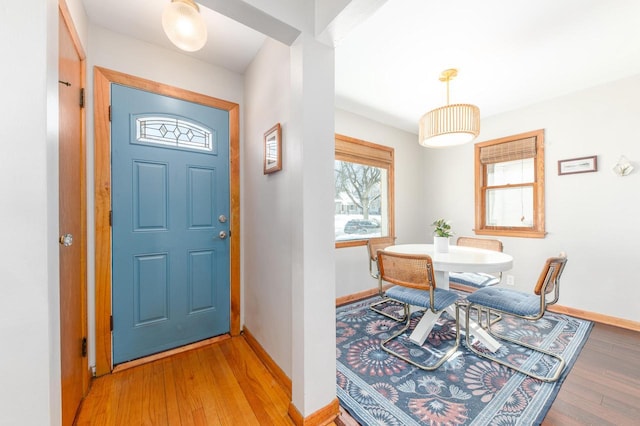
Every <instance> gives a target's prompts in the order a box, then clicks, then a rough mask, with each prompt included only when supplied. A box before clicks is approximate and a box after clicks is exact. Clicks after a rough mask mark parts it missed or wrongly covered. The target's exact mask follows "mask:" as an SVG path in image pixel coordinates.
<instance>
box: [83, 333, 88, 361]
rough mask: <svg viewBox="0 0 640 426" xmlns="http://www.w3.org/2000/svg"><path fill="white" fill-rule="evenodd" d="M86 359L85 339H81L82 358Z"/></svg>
mask: <svg viewBox="0 0 640 426" xmlns="http://www.w3.org/2000/svg"><path fill="white" fill-rule="evenodd" d="M86 357H87V338H86V337H83V338H82V358H86Z"/></svg>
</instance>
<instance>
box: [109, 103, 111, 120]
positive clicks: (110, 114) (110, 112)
mask: <svg viewBox="0 0 640 426" xmlns="http://www.w3.org/2000/svg"><path fill="white" fill-rule="evenodd" d="M109 121H111V105H109Z"/></svg>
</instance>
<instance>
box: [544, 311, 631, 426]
mask: <svg viewBox="0 0 640 426" xmlns="http://www.w3.org/2000/svg"><path fill="white" fill-rule="evenodd" d="M639 418H640V332H637V331H631V330H625V329H623V328H618V327H613V326H610V325H604V324H599V323H596V324H595V325H594V327H593V330H592V331H591V335H590V336H589V340H587V343H586V344H585V346H584V348H583V349H582V352H581V353H580V355H579V357H578V360H577V361H576V363H575V365H574V366H573V368H572V369H571V372H570V373H569V376H568V377H567V379H566V381H565V382H564V383H563V384H562V387H561V388H560V392H559V393H558V396H557V397H556V400H555V401H554V403H553V405H552V406H551V410H549V413H547V417H546V418H545V419H544V422H543V423H542V424H543V425H544V426H552V425H558V426H560V425H562V426H571V425H598V426H600V425H603V426H604V425H616V426H623V425H637V424H638V419H639Z"/></svg>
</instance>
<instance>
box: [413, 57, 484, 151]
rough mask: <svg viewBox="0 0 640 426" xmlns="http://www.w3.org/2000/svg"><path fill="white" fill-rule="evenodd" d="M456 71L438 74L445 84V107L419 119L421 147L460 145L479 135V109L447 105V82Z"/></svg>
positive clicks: (465, 105) (471, 106)
mask: <svg viewBox="0 0 640 426" xmlns="http://www.w3.org/2000/svg"><path fill="white" fill-rule="evenodd" d="M457 75H458V70H456V69H453V68H452V69H448V70H444V71H442V74H440V79H439V80H440V81H443V82H446V83H447V105H446V106H443V107H440V108H436V109H434V110H432V111H429V112H428V113H426V114H425V115H423V116H422V117H421V118H420V123H419V126H420V127H419V140H418V142H419V143H420V145H422V146H426V147H430V148H441V147H447V146H454V145H462V144H464V143H467V142H471V141H472V140H474V139H475V138H476V137H477V136H478V134H479V133H480V109H479V108H478V107H477V106H475V105H470V104H453V105H449V81H450V80H451V79H452V78H454V77H455V76H457Z"/></svg>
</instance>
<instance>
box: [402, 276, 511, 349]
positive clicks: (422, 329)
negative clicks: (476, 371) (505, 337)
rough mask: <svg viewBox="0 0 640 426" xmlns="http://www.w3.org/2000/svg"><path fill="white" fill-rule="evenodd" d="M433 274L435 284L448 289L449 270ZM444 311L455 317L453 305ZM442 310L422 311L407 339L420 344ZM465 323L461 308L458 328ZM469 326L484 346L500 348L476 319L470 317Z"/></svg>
mask: <svg viewBox="0 0 640 426" xmlns="http://www.w3.org/2000/svg"><path fill="white" fill-rule="evenodd" d="M434 275H435V279H436V283H437V286H438V287H439V288H444V289H447V290H448V289H449V272H446V271H435V274H434ZM414 309H415V310H414ZM418 309H419V308H417V307H414V306H412V307H411V312H415V311H416V310H418ZM445 311H446V312H448V313H449V315H451V316H452V317H453V318H455V317H456V307H455V306H454V305H451V306H449V307H448V308H447V309H445V310H444V311H442V312H445ZM442 312H441V313H439V314H434V313H433V312H431V310H429V309H427V310H426V311H425V312H424V315H423V316H422V318H421V319H420V321H419V322H418V324H417V325H416V328H414V329H413V332H412V333H411V336H409V340H411V341H412V342H413V343H415V344H416V345H418V346H422V345H423V344H424V342H425V340H427V337H429V333H431V330H432V329H433V326H434V325H435V323H436V321H438V318H440V315H441V314H442ZM465 324H466V313H465V311H464V310H461V311H460V328H461V329H464V326H465ZM469 327H470V328H471V331H472V332H471V334H473V335H474V336H475V337H476V339H478V340H479V341H480V342H481V343H482V344H483V345H484V347H486V348H487V349H489V350H490V351H491V352H495V351H497V350H498V349H499V348H500V342H498V341H497V340H496V339H494V338H493V337H492V336H491V335H490V334H489V333H487V331H486V330H485V329H484V328H482V327H480V324H478V323H477V322H476V321H473V320H471V319H470V320H469Z"/></svg>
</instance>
